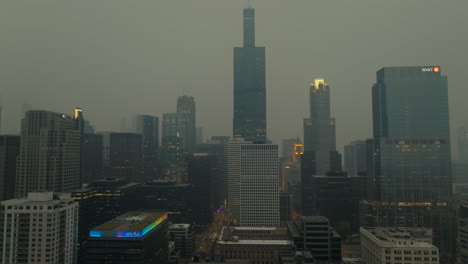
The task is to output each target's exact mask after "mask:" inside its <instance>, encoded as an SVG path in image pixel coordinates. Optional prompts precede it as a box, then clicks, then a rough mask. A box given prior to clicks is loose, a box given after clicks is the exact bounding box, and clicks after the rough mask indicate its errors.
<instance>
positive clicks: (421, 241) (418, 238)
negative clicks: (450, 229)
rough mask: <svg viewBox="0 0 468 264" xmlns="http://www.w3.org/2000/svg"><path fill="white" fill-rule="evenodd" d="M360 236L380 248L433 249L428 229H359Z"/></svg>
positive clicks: (430, 231)
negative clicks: (363, 236)
mask: <svg viewBox="0 0 468 264" xmlns="http://www.w3.org/2000/svg"><path fill="white" fill-rule="evenodd" d="M361 234H363V235H366V236H367V237H369V238H370V239H372V240H373V241H374V242H375V243H377V244H379V245H380V246H381V247H404V248H407V247H427V248H432V247H435V246H434V245H432V230H431V229H430V228H421V227H417V228H414V227H412V228H410V227H404V228H403V227H402V228H361Z"/></svg>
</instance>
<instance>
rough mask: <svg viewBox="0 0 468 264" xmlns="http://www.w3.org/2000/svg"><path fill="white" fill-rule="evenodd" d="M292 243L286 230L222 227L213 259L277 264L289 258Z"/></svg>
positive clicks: (255, 263)
mask: <svg viewBox="0 0 468 264" xmlns="http://www.w3.org/2000/svg"><path fill="white" fill-rule="evenodd" d="M291 256H294V254H293V243H292V242H291V240H290V239H289V237H288V233H287V229H286V228H274V227H223V229H222V231H221V234H220V236H219V238H218V240H217V241H216V245H215V259H222V260H225V261H232V260H249V263H250V264H260V263H263V264H277V263H278V264H279V263H280V259H281V257H291Z"/></svg>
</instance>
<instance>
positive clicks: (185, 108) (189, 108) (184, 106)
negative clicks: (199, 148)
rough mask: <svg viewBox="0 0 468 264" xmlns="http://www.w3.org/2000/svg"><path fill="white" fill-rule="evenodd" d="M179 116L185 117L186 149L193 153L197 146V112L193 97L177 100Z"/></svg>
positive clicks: (185, 96) (183, 97) (180, 97)
mask: <svg viewBox="0 0 468 264" xmlns="http://www.w3.org/2000/svg"><path fill="white" fill-rule="evenodd" d="M177 114H182V115H185V118H186V128H185V135H184V138H185V147H186V148H187V150H188V151H189V152H190V153H192V152H193V150H194V148H195V145H196V144H197V128H196V125H197V122H196V111H195V99H194V98H193V96H187V95H183V96H179V98H177Z"/></svg>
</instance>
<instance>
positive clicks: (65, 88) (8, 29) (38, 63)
mask: <svg viewBox="0 0 468 264" xmlns="http://www.w3.org/2000/svg"><path fill="white" fill-rule="evenodd" d="M246 2H247V1H246V0H245V1H244V0H229V1H228V0H144V1H143V0H141V1H140V0H132V1H130V0H79V1H63V0H56V1H48V0H35V1H33V0H24V1H16V0H1V1H0V103H1V104H2V105H3V117H4V118H3V119H4V120H3V124H2V132H4V133H16V132H18V131H19V127H20V113H21V105H22V104H23V103H29V104H30V105H32V107H33V109H46V110H51V111H57V112H65V113H70V114H71V113H72V111H73V108H74V107H75V106H80V107H82V108H83V110H84V113H85V117H86V118H88V119H89V120H90V121H91V122H92V123H93V124H94V125H95V126H96V127H97V129H98V130H119V129H120V122H121V119H122V118H130V117H131V116H132V115H134V114H136V113H145V114H153V115H157V116H162V114H163V113H168V112H174V111H175V108H176V100H177V97H178V96H179V95H182V94H184V93H186V94H189V95H193V96H194V97H195V100H196V104H197V123H198V126H202V127H204V130H205V137H208V136H211V135H231V134H232V117H233V109H232V100H233V84H232V83H233V58H232V54H233V51H232V48H233V47H236V46H241V45H242V8H244V7H245V6H246ZM254 7H255V8H256V25H257V27H256V33H257V34H256V35H257V45H258V46H266V61H267V118H268V123H267V126H268V137H269V138H271V139H272V140H273V141H274V142H275V143H280V142H281V139H284V138H290V137H296V136H299V137H301V138H302V119H303V118H304V117H307V116H308V113H307V112H308V104H309V101H308V96H307V95H308V85H309V83H310V82H311V81H312V80H313V79H314V78H316V77H324V78H326V80H327V82H328V83H329V85H330V88H331V90H332V92H331V94H332V113H333V115H334V116H335V117H336V120H337V137H338V145H339V146H340V148H341V147H342V145H343V144H345V143H348V142H349V141H351V140H356V139H364V138H366V137H370V136H371V135H372V129H371V117H372V113H371V90H370V89H371V86H372V84H373V83H374V82H375V72H376V71H377V70H378V69H380V68H381V67H383V66H411V65H441V66H442V74H444V75H447V76H448V78H449V90H450V91H449V93H450V111H451V124H452V131H454V130H455V128H456V127H458V126H461V125H465V126H468V117H467V112H468V106H467V101H468V90H467V88H468V87H467V86H468V85H467V83H468V80H467V76H468V74H467V68H468V65H467V62H468V50H467V49H468V16H467V15H466V11H467V10H468V1H467V0H353V1H350V0H293V1H285V0H255V1H254ZM421 100H424V96H423V95H421ZM428 118H430V117H428ZM452 134H453V133H452Z"/></svg>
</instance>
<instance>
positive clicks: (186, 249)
mask: <svg viewBox="0 0 468 264" xmlns="http://www.w3.org/2000/svg"><path fill="white" fill-rule="evenodd" d="M168 233H169V240H170V241H172V242H174V250H175V251H179V252H180V256H181V257H182V258H188V257H191V256H192V255H193V251H194V243H195V240H194V239H195V237H194V235H193V229H192V226H191V225H189V224H173V225H171V226H169V231H168Z"/></svg>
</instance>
